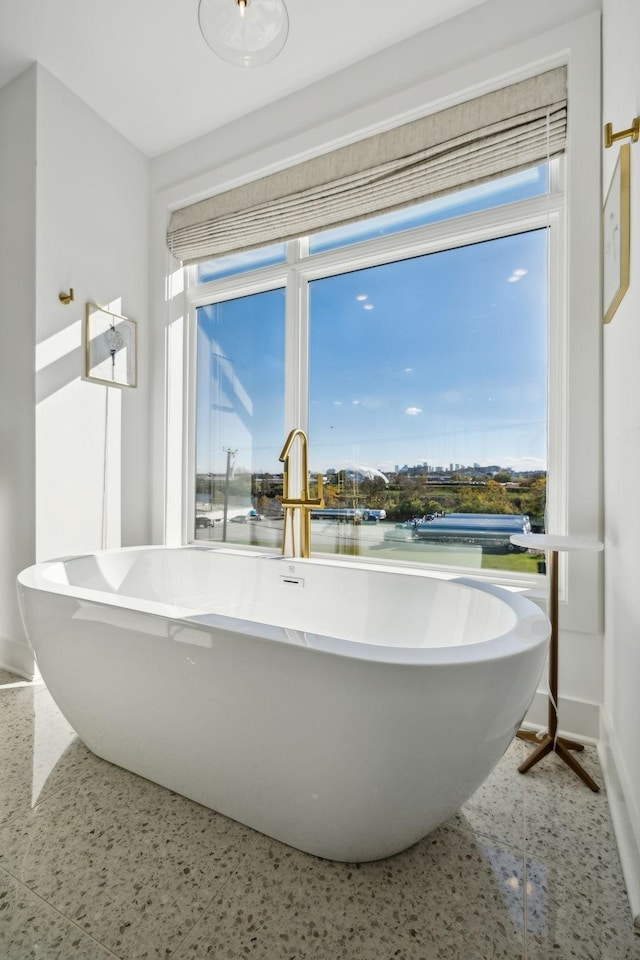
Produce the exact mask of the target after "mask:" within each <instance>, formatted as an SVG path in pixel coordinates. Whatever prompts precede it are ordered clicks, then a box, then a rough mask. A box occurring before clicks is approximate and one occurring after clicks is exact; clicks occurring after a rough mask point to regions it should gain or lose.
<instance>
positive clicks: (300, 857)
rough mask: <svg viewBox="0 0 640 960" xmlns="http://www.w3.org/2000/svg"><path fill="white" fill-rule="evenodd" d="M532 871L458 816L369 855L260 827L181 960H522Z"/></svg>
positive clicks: (188, 944) (186, 946)
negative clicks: (330, 856) (264, 832)
mask: <svg viewBox="0 0 640 960" xmlns="http://www.w3.org/2000/svg"><path fill="white" fill-rule="evenodd" d="M523 871H524V863H523V859H522V857H521V856H520V857H518V856H516V855H515V851H514V850H512V849H511V848H508V847H500V846H497V845H492V844H490V843H489V842H482V841H479V840H477V839H474V837H473V835H472V834H470V833H467V832H466V831H461V830H458V829H456V828H454V827H451V826H443V827H440V828H439V829H438V830H436V831H434V833H433V834H431V835H430V836H429V837H426V838H425V839H424V840H421V841H420V843H418V844H416V845H415V846H413V847H411V849H410V850H407V851H405V852H404V853H401V854H398V855H397V856H395V857H391V858H389V859H387V860H380V861H377V862H375V863H365V864H343V863H335V862H332V861H328V860H319V859H317V858H315V857H311V856H309V855H307V854H303V853H300V852H298V851H297V850H294V849H292V848H291V847H287V846H284V845H283V844H280V843H277V842H276V841H272V840H269V839H268V838H266V837H260V838H259V840H258V842H257V844H256V846H255V848H254V850H253V851H252V854H251V857H247V859H246V860H245V861H243V863H242V864H241V865H240V867H239V868H238V870H237V871H236V873H235V874H234V876H233V877H232V878H231V879H230V880H229V882H228V883H227V884H226V886H225V887H224V889H223V891H222V893H221V895H220V896H219V897H217V898H216V900H215V901H214V903H213V904H212V905H211V906H210V907H209V909H208V910H207V912H206V914H205V915H204V916H203V917H202V919H201V920H200V921H199V922H198V924H197V925H196V927H195V928H194V930H193V931H192V933H191V934H190V935H189V937H188V938H187V939H186V941H185V943H184V944H183V946H182V947H181V948H180V949H179V951H178V953H177V960H194V958H204V957H206V958H209V960H213V958H215V960H232V958H240V957H244V956H250V957H252V958H254V960H291V958H295V960H307V958H314V960H343V958H344V960H392V958H393V960H485V958H486V960H488V958H492V960H493V958H502V957H504V958H509V960H518V958H521V957H522V956H523V945H524V911H523V895H522V882H523Z"/></svg>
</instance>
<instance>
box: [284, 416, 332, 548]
mask: <svg viewBox="0 0 640 960" xmlns="http://www.w3.org/2000/svg"><path fill="white" fill-rule="evenodd" d="M296 437H298V438H299V439H300V453H301V457H300V459H301V463H300V471H301V474H302V483H301V485H300V496H299V497H292V496H291V490H290V487H289V465H290V464H289V461H290V457H291V448H292V447H293V443H294V441H295V439H296ZM279 459H280V460H281V461H282V463H284V470H283V474H282V506H283V509H284V524H283V527H282V555H283V556H284V554H285V553H286V551H287V526H288V525H289V524H290V525H291V553H292V556H294V557H295V556H301V557H309V556H311V510H312V509H313V508H314V507H324V498H323V496H322V475H321V474H318V496H317V497H314V498H312V497H311V495H310V494H309V441H308V439H307V435H306V433H305V432H304V430H301V429H300V427H296V428H295V429H294V430H292V431H291V432H290V433H289V436H288V437H287V439H286V441H285V445H284V447H283V448H282V453H281V454H280V457H279ZM296 510H298V511H299V512H300V553H299V554H297V553H296V538H295V528H294V524H293V518H294V516H295V512H296Z"/></svg>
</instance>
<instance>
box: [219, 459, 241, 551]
mask: <svg viewBox="0 0 640 960" xmlns="http://www.w3.org/2000/svg"><path fill="white" fill-rule="evenodd" d="M222 449H223V450H224V452H225V453H226V455H227V473H226V475H225V479H224V512H223V514H222V540H223V542H226V539H227V512H228V509H229V480H230V478H231V461H232V459H233V457H235V455H236V453H237V452H238V451H237V450H231V448H230V447H223V448H222Z"/></svg>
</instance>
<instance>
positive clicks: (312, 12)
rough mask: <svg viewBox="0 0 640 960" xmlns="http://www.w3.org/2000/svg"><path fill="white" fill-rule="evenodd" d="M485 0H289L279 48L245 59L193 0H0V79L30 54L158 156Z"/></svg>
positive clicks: (7, 77) (19, 69)
mask: <svg viewBox="0 0 640 960" xmlns="http://www.w3.org/2000/svg"><path fill="white" fill-rule="evenodd" d="M229 2H233V0H229ZM484 2H486V0H286V3H287V9H288V11H289V21H290V28H289V38H288V41H287V44H286V46H285V48H284V50H283V51H282V53H281V54H280V56H279V57H278V58H277V59H276V60H274V61H272V62H271V63H269V64H267V65H266V66H263V67H255V68H251V69H246V68H242V67H234V66H230V65H228V64H226V63H224V62H223V61H221V60H219V59H218V58H217V57H216V56H215V54H213V53H212V52H211V50H210V49H209V47H208V46H207V45H206V43H205V41H204V40H203V38H202V36H201V34H200V32H199V29H198V16H197V14H198V0H0V87H2V86H4V84H5V83H7V82H8V81H9V80H12V79H13V78H14V77H16V76H17V75H18V74H19V73H21V72H22V71H23V70H24V69H26V67H28V66H29V65H30V64H31V63H33V62H34V61H36V60H37V61H38V62H39V63H41V64H42V65H43V66H44V67H45V68H46V69H47V70H49V71H50V72H51V73H52V74H53V75H54V76H55V77H57V78H58V79H59V80H61V81H62V82H63V83H64V84H66V86H68V87H69V88H70V89H71V90H73V92H74V93H75V94H76V95H77V96H78V97H80V99H82V100H84V101H85V103H87V104H89V106H91V107H92V108H93V109H94V110H95V111H96V112H97V113H99V114H100V115H101V116H102V117H103V118H104V119H105V120H106V121H107V122H108V123H110V124H111V125H112V126H113V127H115V128H116V130H118V131H119V132H120V133H121V134H122V135H123V136H125V137H126V138H127V139H128V140H130V141H131V142H132V143H134V144H135V145H136V146H137V147H138V148H139V149H140V150H141V151H142V152H143V153H145V154H147V156H149V157H153V156H156V155H158V154H160V153H164V152H165V151H166V150H169V149H171V148H172V147H175V146H178V145H179V144H182V143H186V142H187V141H189V140H192V139H193V138H194V137H197V136H200V135H201V134H203V133H206V132H207V131H209V130H213V129H215V128H216V127H220V126H222V125H223V124H225V123H228V122H230V121H231V120H234V119H236V118H237V117H239V116H242V115H244V114H246V113H250V112H251V111H252V110H256V109H258V108H259V107H261V106H264V105H265V104H267V103H270V102H272V101H274V100H278V99H279V98H280V97H283V96H286V95H287V94H289V93H293V92H294V91H295V90H298V89H300V88H301V87H304V86H307V85H308V84H310V83H314V82H315V81H316V80H320V79H322V78H323V77H326V76H328V75H329V74H331V73H335V72H336V71H337V70H340V69H342V68H343V67H346V66H349V65H350V64H352V63H355V62H356V61H358V60H362V59H363V58H365V57H367V56H369V55H371V54H373V53H376V52H377V51H379V50H382V49H383V48H385V47H388V46H390V45H392V44H393V43H397V42H398V41H400V40H404V39H405V38H407V37H409V36H412V35H413V34H415V33H417V32H418V31H420V30H425V29H427V28H428V27H431V26H433V25H434V24H435V23H438V22H440V21H442V20H446V19H449V18H450V17H453V16H456V15H457V14H459V13H462V12H463V11H464V10H468V9H469V8H471V7H475V6H479V5H480V4H482V3H484Z"/></svg>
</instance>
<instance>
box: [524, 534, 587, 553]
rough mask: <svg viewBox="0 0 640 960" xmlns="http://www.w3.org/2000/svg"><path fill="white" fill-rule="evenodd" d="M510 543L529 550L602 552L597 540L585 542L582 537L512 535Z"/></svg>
mask: <svg viewBox="0 0 640 960" xmlns="http://www.w3.org/2000/svg"><path fill="white" fill-rule="evenodd" d="M510 539H511V543H515V544H516V546H518V547H528V548H529V549H530V550H603V549H604V544H603V543H601V542H600V541H599V540H585V539H583V538H582V537H563V536H561V535H559V534H557V535H556V534H549V533H514V534H512V536H511V538H510Z"/></svg>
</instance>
